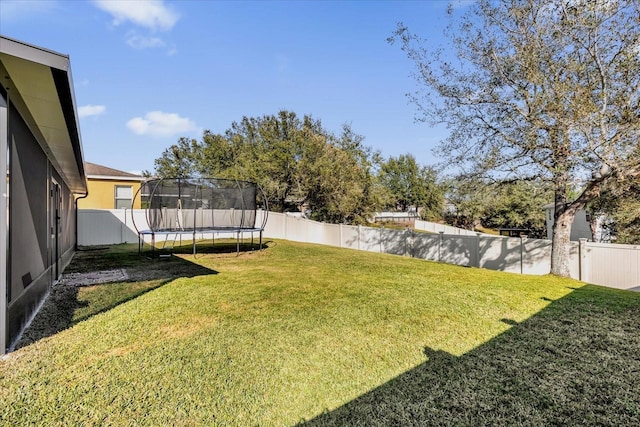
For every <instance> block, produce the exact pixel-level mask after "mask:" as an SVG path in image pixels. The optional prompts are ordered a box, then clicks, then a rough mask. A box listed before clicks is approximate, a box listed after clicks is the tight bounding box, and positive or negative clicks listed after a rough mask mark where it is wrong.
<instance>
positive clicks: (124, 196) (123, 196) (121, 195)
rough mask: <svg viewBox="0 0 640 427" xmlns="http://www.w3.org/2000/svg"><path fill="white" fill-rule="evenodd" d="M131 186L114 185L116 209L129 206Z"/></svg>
mask: <svg viewBox="0 0 640 427" xmlns="http://www.w3.org/2000/svg"><path fill="white" fill-rule="evenodd" d="M132 199H133V187H132V186H130V185H116V209H129V208H131V200H132Z"/></svg>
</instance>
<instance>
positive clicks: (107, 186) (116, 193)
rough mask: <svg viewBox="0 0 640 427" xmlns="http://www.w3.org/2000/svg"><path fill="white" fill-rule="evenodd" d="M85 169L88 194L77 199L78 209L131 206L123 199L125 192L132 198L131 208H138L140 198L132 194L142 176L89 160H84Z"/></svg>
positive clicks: (137, 187) (135, 191) (142, 179)
mask: <svg viewBox="0 0 640 427" xmlns="http://www.w3.org/2000/svg"><path fill="white" fill-rule="evenodd" d="M85 169H86V173H87V188H88V190H89V195H88V196H87V197H86V198H82V199H79V200H78V209H120V208H123V207H126V208H131V202H128V203H127V202H126V201H125V200H124V199H123V195H124V196H125V197H126V195H127V194H130V196H131V200H133V209H140V198H139V197H138V198H136V199H134V198H133V196H135V194H136V193H137V192H138V190H140V185H141V183H142V182H143V181H144V180H145V178H144V177H143V176H141V175H136V174H132V173H128V172H124V171H120V170H117V169H112V168H109V167H106V166H102V165H98V164H95V163H90V162H85Z"/></svg>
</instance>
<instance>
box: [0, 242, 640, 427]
mask: <svg viewBox="0 0 640 427" xmlns="http://www.w3.org/2000/svg"><path fill="white" fill-rule="evenodd" d="M99 256H100V259H102V260H103V261H101V263H98V264H99V265H100V267H101V268H111V266H112V265H116V266H117V265H118V264H122V265H126V266H127V267H132V268H133V267H136V266H137V267H138V268H140V269H141V271H147V272H149V280H144V279H145V278H144V275H142V276H140V280H137V281H136V282H131V283H122V284H109V285H101V286H92V287H87V288H80V289H79V290H78V294H77V296H76V298H77V301H76V303H77V304H76V309H75V311H74V313H73V316H72V319H71V320H70V322H69V325H70V327H69V328H68V329H65V330H63V331H61V332H59V333H57V334H55V335H52V336H50V337H48V338H45V339H42V340H39V341H36V342H34V343H33V344H30V345H27V346H25V347H23V348H21V349H19V350H17V351H16V352H14V353H12V354H11V355H10V356H9V357H7V358H5V359H4V360H2V361H1V362H0V400H1V401H2V402H3V405H2V406H1V409H0V424H3V425H179V426H188V425H230V426H247V425H265V426H270V425H278V426H280V425H295V424H298V423H300V424H306V423H308V424H311V425H545V424H546V425H549V424H556V425H572V424H574V425H588V424H599V425H606V424H610V425H637V424H638V422H640V393H638V390H639V389H640V337H639V335H640V332H639V331H640V293H633V292H625V291H616V290H611V289H605V288H601V287H596V286H589V285H586V286H583V284H581V283H580V282H576V281H572V280H568V279H560V278H556V277H551V276H544V277H534V276H520V275H513V274H507V273H499V272H493V271H488V270H481V269H474V268H463V267H455V266H449V265H443V264H437V263H433V262H426V261H420V260H415V259H409V258H404V257H397V256H390V255H383V254H375V253H366V252H358V251H352V250H341V249H337V248H330V247H323V246H316V245H307V244H298V243H292V242H284V241H275V242H270V243H269V245H268V248H267V249H266V250H264V251H262V252H243V253H241V254H240V256H236V255H235V254H233V253H232V254H220V253H218V254H198V255H197V257H195V258H194V257H192V256H191V255H179V256H175V257H173V258H172V259H171V260H148V259H146V258H142V257H138V255H137V254H135V252H133V253H128V252H127V250H123V249H122V248H115V249H113V250H112V251H109V252H108V253H106V254H100V255H99ZM105 259H106V260H110V261H104V260H105ZM80 261H81V260H80V259H79V260H78V263H76V264H75V266H72V270H73V269H75V270H76V271H77V270H79V269H82V268H87V267H88V266H90V265H96V262H88V263H86V264H88V265H82V264H81V263H80ZM158 271H165V272H167V273H168V274H165V275H163V274H157V273H158ZM172 271H173V272H178V273H179V274H177V276H181V277H177V278H175V276H176V274H173V273H172ZM152 273H153V274H152Z"/></svg>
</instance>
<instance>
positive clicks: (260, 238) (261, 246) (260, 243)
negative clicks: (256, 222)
mask: <svg viewBox="0 0 640 427" xmlns="http://www.w3.org/2000/svg"><path fill="white" fill-rule="evenodd" d="M260 250H262V230H260Z"/></svg>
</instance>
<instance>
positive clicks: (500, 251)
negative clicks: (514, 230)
mask: <svg viewBox="0 0 640 427" xmlns="http://www.w3.org/2000/svg"><path fill="white" fill-rule="evenodd" d="M478 249H479V251H480V253H479V257H480V261H479V267H482V268H488V269H489V270H499V271H508V272H511V273H520V272H521V268H522V259H523V255H524V254H523V247H522V239H520V238H516V237H499V236H495V237H485V236H483V237H478Z"/></svg>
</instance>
